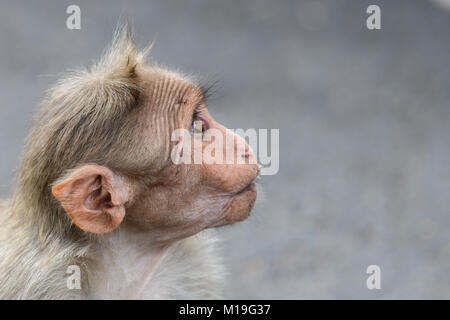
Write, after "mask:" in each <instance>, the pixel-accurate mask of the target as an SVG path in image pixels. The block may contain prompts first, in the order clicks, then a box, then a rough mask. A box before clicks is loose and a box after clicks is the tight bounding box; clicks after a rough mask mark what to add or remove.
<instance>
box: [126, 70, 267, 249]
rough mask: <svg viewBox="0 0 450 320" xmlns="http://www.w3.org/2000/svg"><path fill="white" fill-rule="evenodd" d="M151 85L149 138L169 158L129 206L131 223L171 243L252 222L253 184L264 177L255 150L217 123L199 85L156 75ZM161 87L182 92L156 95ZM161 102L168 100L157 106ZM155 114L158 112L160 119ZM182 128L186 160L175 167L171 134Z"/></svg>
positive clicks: (148, 99)
mask: <svg viewBox="0 0 450 320" xmlns="http://www.w3.org/2000/svg"><path fill="white" fill-rule="evenodd" d="M151 83H153V85H151V86H150V87H149V88H148V91H147V92H148V93H150V96H147V97H146V98H145V99H144V100H145V101H146V108H147V117H146V119H147V121H148V123H149V126H148V129H149V134H148V139H151V137H155V136H156V137H158V140H159V141H163V143H162V144H159V145H158V146H159V148H160V152H159V153H160V154H163V153H166V156H165V157H163V158H162V160H161V161H162V162H163V163H162V164H160V165H159V167H161V168H162V169H161V170H160V171H159V175H160V177H159V179H158V181H157V182H156V183H150V184H147V185H145V186H144V187H142V188H140V190H139V191H138V192H139V195H138V196H137V199H140V200H137V201H136V203H135V204H134V205H133V206H132V207H130V208H129V212H128V213H127V216H128V217H127V218H128V221H131V222H132V223H135V224H137V225H143V226H146V227H149V228H151V229H153V231H154V232H155V233H158V234H160V237H162V238H163V239H161V240H168V239H173V238H182V237H185V236H188V235H192V234H195V233H197V232H199V231H201V230H203V229H205V228H209V227H218V226H223V225H227V224H232V223H235V222H238V221H241V220H244V219H245V218H247V217H248V215H249V213H250V211H251V209H252V207H253V205H254V202H255V200H256V196H257V191H256V186H255V183H254V180H255V178H256V177H257V176H258V173H259V167H258V165H257V164H256V159H255V157H254V154H253V151H252V150H251V148H250V147H249V146H248V144H247V143H246V141H245V140H244V139H242V138H241V137H239V136H238V135H236V134H234V133H233V132H231V131H230V130H227V129H226V128H225V127H224V126H222V125H221V124H220V123H218V122H217V121H215V120H214V118H213V117H212V116H211V115H210V114H209V112H208V110H207V107H206V105H205V104H204V101H203V94H202V92H201V90H199V89H198V88H197V87H196V86H195V85H193V84H191V83H189V82H187V81H185V80H182V79H180V78H179V77H175V76H173V75H164V76H162V77H161V78H160V79H158V80H155V76H153V81H152V82H151ZM162 83H165V85H166V86H167V87H169V88H170V87H172V88H178V90H173V92H172V94H174V95H175V96H167V97H166V98H163V99H161V97H155V96H151V95H152V94H154V93H155V92H156V91H155V90H154V87H155V86H156V87H160V88H161V87H162ZM156 95H157V94H156ZM157 100H159V101H163V102H162V103H160V104H159V105H158V104H155V103H154V102H155V101H157ZM163 106H164V111H161V109H163ZM155 114H159V116H158V118H157V119H155V117H154V115H155ZM158 122H159V123H166V126H165V128H166V130H164V131H159V132H158V130H155V128H157V125H156V124H155V123H158ZM167 129H168V130H167ZM180 129H181V130H184V131H183V132H184V134H185V135H184V136H183V138H184V141H183V144H182V147H181V150H180V152H181V153H182V156H183V158H184V159H185V160H187V161H184V162H180V163H175V162H174V160H173V157H170V156H169V153H170V155H173V151H174V149H175V148H176V147H177V145H176V143H174V141H171V136H173V130H180ZM211 132H214V135H213V136H212V135H211ZM186 140H188V141H186ZM218 140H222V142H221V143H218ZM167 145H169V146H170V152H168V151H169V150H168V148H167V147H166V146H167ZM199 155H200V156H199ZM199 159H200V160H199Z"/></svg>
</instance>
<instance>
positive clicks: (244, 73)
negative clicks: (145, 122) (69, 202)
mask: <svg viewBox="0 0 450 320" xmlns="http://www.w3.org/2000/svg"><path fill="white" fill-rule="evenodd" d="M70 4H77V5H79V6H80V7H81V30H68V29H67V28H66V18H67V17H68V15H67V14H66V8H67V6H68V5H70ZM370 4H378V5H379V6H380V7H381V25H382V29H381V30H377V31H370V30H368V29H367V28H366V24H365V23H366V18H367V16H368V15H367V14H366V8H367V6H368V5H370ZM120 17H122V18H129V20H130V21H131V22H132V24H133V25H134V29H135V32H136V38H137V42H138V44H139V45H140V46H142V47H143V46H145V45H146V44H147V43H148V42H150V41H152V40H153V39H155V38H156V45H155V47H154V50H153V58H154V59H155V60H157V61H159V62H161V63H162V64H164V65H167V66H171V67H175V68H179V69H180V70H183V71H184V72H187V73H194V74H197V75H200V76H205V77H213V78H214V79H218V80H219V81H220V82H219V86H218V92H217V95H216V99H213V100H212V101H211V103H210V105H209V107H210V110H211V113H212V115H213V116H214V117H215V118H216V119H217V120H218V121H221V122H222V123H224V124H225V125H227V126H229V127H230V128H279V129H280V171H279V173H278V174H277V175H274V176H265V177H263V179H262V180H261V185H262V187H263V189H264V197H263V198H264V201H262V202H259V203H258V204H257V207H256V209H255V210H254V212H253V214H252V216H251V218H250V219H249V220H247V221H245V222H243V223H240V224H237V225H234V226H231V227H226V228H223V229H222V230H220V233H221V234H222V238H223V243H222V247H223V248H222V251H223V255H224V258H225V263H226V265H227V266H228V269H229V273H230V275H229V278H228V279H229V282H228V286H227V291H226V298H236V299H241V298H257V299H259V298H263V299H266V298H271V299H279V298H285V299H304V298H307V299H309V298H311V299H312V298H319V299H325V298H331V299H336V298H337V299H345V298H351V299H355V298H362V299H380V298H387V299H391V298H392V299H393V298H426V299H428V298H447V299H448V298H450V212H449V211H450V197H449V194H450V169H449V165H450V139H449V138H450V125H449V121H450V105H449V101H450V88H449V86H450V80H449V77H450V66H449V58H450V41H449V40H450V38H449V34H450V33H449V32H450V12H448V11H445V10H442V9H441V8H439V7H438V6H436V5H434V4H433V3H432V2H429V1H412V0H411V1H406V0H405V1H399V0H398V1H375V0H373V1H352V0H340V1H319V0H308V1H270V0H254V1H248V0H243V1H237V0H227V1H200V0H199V1H191V0H188V1H172V0H170V1H162V0H161V1H130V0H127V1H39V2H38V1H33V2H31V1H29V2H26V1H20V2H19V1H13V0H8V1H4V0H2V1H1V3H0V46H1V47H0V99H1V101H0V150H1V162H0V181H1V184H0V196H2V197H5V196H8V195H9V194H10V188H11V184H12V180H13V175H14V170H15V169H16V167H17V162H18V160H19V158H20V154H21V152H22V147H23V139H24V137H25V135H26V134H27V132H28V130H29V128H30V124H31V118H32V115H33V114H34V112H35V110H36V106H37V104H38V102H39V101H40V99H41V98H42V95H43V91H44V90H45V89H46V88H48V87H49V86H51V84H52V83H53V82H54V81H55V79H56V77H57V75H58V73H60V72H62V71H63V70H65V69H67V68H73V67H75V66H80V65H89V64H90V63H91V62H92V61H94V60H95V59H97V58H98V57H99V56H100V54H101V52H102V49H103V48H104V47H105V46H106V45H107V44H108V43H109V41H110V39H111V36H112V32H113V30H114V28H115V27H116V25H117V22H118V20H119V18H120ZM371 264H376V265H379V266H380V267H381V272H382V281H381V286H382V289H381V290H368V289H367V288H366V279H367V277H368V275H367V274H366V268H367V266H368V265H371Z"/></svg>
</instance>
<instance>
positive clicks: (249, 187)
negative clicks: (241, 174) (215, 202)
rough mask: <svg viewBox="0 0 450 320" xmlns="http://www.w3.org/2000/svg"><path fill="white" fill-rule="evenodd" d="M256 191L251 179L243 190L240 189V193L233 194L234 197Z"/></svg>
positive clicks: (253, 181)
mask: <svg viewBox="0 0 450 320" xmlns="http://www.w3.org/2000/svg"><path fill="white" fill-rule="evenodd" d="M255 189H256V184H255V180H254V179H253V180H252V181H251V182H250V183H249V184H248V185H247V186H245V187H244V188H243V189H241V190H240V191H238V192H237V193H235V194H234V195H235V196H238V195H241V194H243V193H245V192H247V191H253V190H255Z"/></svg>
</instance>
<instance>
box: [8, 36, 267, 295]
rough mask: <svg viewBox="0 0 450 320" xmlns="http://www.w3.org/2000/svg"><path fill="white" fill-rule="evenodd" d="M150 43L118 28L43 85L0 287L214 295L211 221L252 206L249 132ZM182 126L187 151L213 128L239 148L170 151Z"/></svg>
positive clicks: (12, 205)
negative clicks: (100, 51)
mask: <svg viewBox="0 0 450 320" xmlns="http://www.w3.org/2000/svg"><path fill="white" fill-rule="evenodd" d="M147 51H148V50H144V51H142V52H140V51H138V50H137V49H136V47H135V44H134V42H133V39H132V36H131V33H130V32H129V31H128V28H123V29H121V30H119V31H118V32H117V34H116V36H115V38H114V41H113V43H112V45H111V47H110V48H109V49H108V50H107V51H106V52H105V54H104V55H103V57H102V58H101V59H100V61H99V62H98V63H97V64H95V65H93V66H92V67H91V68H90V69H86V70H79V71H74V72H71V73H69V74H67V75H66V76H64V77H63V78H62V79H60V80H59V81H58V82H57V83H56V85H55V86H54V87H52V88H51V89H50V90H49V91H48V92H47V94H46V96H45V98H44V101H43V102H42V106H41V108H40V112H39V114H38V115H37V117H36V118H35V121H34V126H33V129H32V131H31V133H30V134H29V136H28V138H27V141H26V147H25V152H24V155H23V159H22V163H21V166H20V168H19V171H18V177H17V183H16V187H15V190H14V194H13V196H12V197H11V199H8V200H6V201H4V202H3V203H2V204H1V206H0V210H1V212H0V220H1V221H0V298H2V299H172V298H183V299H204V298H220V297H221V295H220V294H221V283H222V280H223V273H224V270H223V267H222V264H221V261H220V259H219V258H218V257H217V256H216V255H215V251H214V243H215V241H216V238H215V235H214V231H212V230H206V229H211V228H214V227H220V226H224V225H229V224H232V223H235V222H238V221H241V220H243V219H245V218H247V217H248V215H249V214H250V211H251V209H252V207H253V204H254V202H255V200H256V195H257V192H256V187H255V183H254V180H255V178H256V177H257V176H258V173H259V168H258V165H257V164H256V161H255V158H254V154H253V152H252V150H251V149H250V148H249V146H248V145H247V143H246V142H245V140H243V139H242V138H240V137H239V136H237V135H235V134H233V133H232V132H231V131H228V130H227V129H226V128H224V127H223V126H222V125H221V124H219V123H218V122H216V121H215V120H214V119H213V118H212V116H211V115H210V114H209V113H208V110H207V107H206V105H205V101H204V95H205V92H204V91H203V90H202V88H201V86H199V85H198V84H197V83H196V82H195V81H193V80H190V79H189V78H187V77H185V76H182V75H180V74H178V73H175V72H171V71H168V70H166V69H164V68H161V67H159V66H157V65H156V64H155V63H150V62H148V61H147V58H146V56H147ZM177 129H184V130H186V132H188V133H189V134H191V135H192V141H191V142H192V144H193V145H196V146H197V147H195V146H193V147H192V149H191V150H192V151H202V150H204V149H205V148H207V147H208V146H209V145H210V144H211V143H212V140H211V139H209V140H208V139H202V138H201V137H202V136H203V135H207V134H208V131H210V130H215V132H219V133H221V134H222V135H223V137H224V139H225V138H226V139H228V140H231V141H233V142H234V143H233V144H232V147H230V145H229V144H226V145H225V144H224V145H223V150H222V149H221V150H220V154H221V157H224V158H225V157H226V156H227V155H228V156H229V155H230V152H233V154H234V156H233V159H234V160H235V161H234V162H233V163H230V162H222V161H219V160H220V159H217V157H215V161H212V162H211V161H208V162H206V161H203V162H201V163H195V162H192V163H183V162H182V163H176V162H174V161H173V156H172V154H173V150H174V148H175V147H176V145H177V142H176V141H173V139H171V137H172V133H173V132H174V130H177ZM198 136H200V140H199V138H198ZM199 141H200V142H199ZM194 142H196V144H195V143H194ZM199 148H200V150H199ZM180 151H181V154H182V153H183V152H186V150H184V149H181V150H180ZM217 151H218V150H216V152H217ZM183 157H185V158H186V154H183ZM188 157H194V155H193V154H192V155H191V154H188ZM238 160H245V161H238ZM71 266H75V268H79V275H80V283H79V286H78V287H75V288H73V286H72V287H71V286H70V285H68V281H67V280H68V277H69V276H70V273H67V272H68V270H72V269H73V268H72V269H71Z"/></svg>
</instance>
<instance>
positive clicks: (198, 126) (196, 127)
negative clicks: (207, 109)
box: [192, 119, 205, 133]
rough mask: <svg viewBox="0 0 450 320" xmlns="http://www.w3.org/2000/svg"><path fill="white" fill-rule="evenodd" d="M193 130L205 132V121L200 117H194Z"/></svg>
mask: <svg viewBox="0 0 450 320" xmlns="http://www.w3.org/2000/svg"><path fill="white" fill-rule="evenodd" d="M192 132H193V133H203V132H205V126H204V125H203V121H202V120H200V119H194V121H192Z"/></svg>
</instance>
